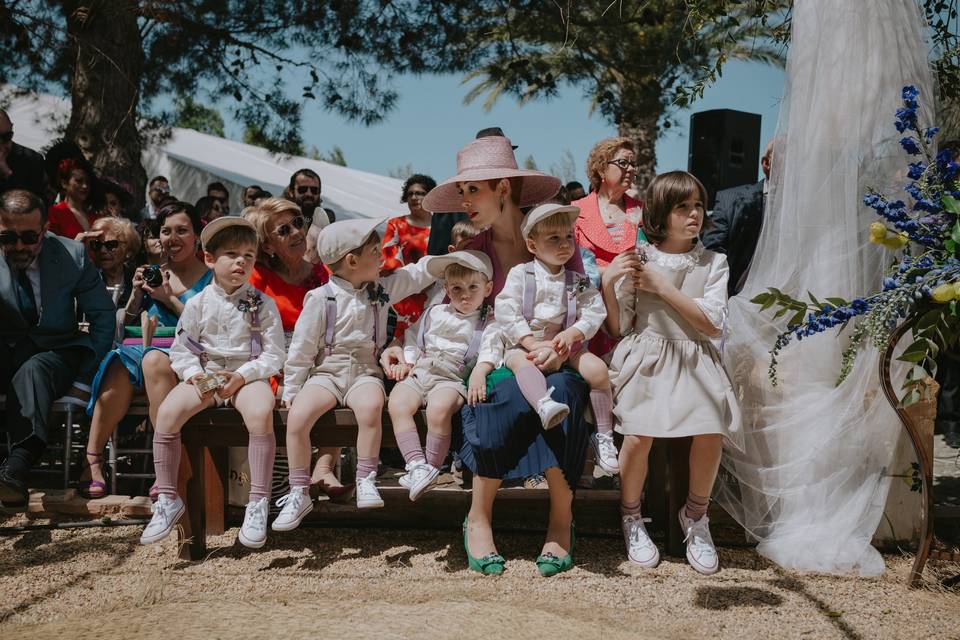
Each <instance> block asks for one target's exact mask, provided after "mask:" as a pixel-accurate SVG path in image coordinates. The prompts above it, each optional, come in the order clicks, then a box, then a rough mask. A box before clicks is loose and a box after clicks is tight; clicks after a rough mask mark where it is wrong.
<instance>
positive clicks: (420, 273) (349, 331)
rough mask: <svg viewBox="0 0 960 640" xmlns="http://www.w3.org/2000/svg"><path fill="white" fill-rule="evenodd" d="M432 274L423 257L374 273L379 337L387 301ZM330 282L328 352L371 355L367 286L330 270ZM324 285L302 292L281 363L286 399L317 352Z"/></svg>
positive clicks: (371, 315) (420, 287)
mask: <svg viewBox="0 0 960 640" xmlns="http://www.w3.org/2000/svg"><path fill="white" fill-rule="evenodd" d="M432 282H433V276H431V275H430V274H429V273H427V260H425V259H421V260H419V261H418V262H417V263H416V264H408V265H406V266H403V267H401V268H399V269H397V270H396V271H394V272H393V273H391V274H390V275H389V276H384V277H382V278H380V282H379V287H381V288H382V289H383V293H384V294H385V296H386V297H387V298H388V300H386V301H385V300H383V299H380V300H379V301H378V304H379V305H380V312H379V316H380V317H379V321H380V331H379V334H380V337H381V339H385V338H386V335H387V306H390V305H392V304H393V303H394V302H399V301H400V300H403V299H404V298H406V297H407V296H411V295H413V294H415V293H419V292H421V291H423V290H424V289H426V288H427V287H428V286H430V283H432ZM329 284H330V287H331V288H332V289H333V291H334V297H335V298H336V301H337V321H336V323H335V324H334V328H333V335H334V343H333V345H332V348H333V353H340V354H353V353H354V352H356V351H364V352H366V353H369V354H370V355H371V357H373V356H374V355H375V354H376V352H377V349H379V347H380V346H381V345H377V344H374V335H375V332H374V316H375V314H374V311H373V301H372V300H371V299H370V293H369V291H368V289H367V288H365V287H364V288H362V289H355V288H354V287H353V285H352V284H350V283H349V282H347V281H346V280H344V279H343V278H340V277H337V276H330V283H329ZM323 291H324V287H319V288H317V289H313V290H311V291H308V292H307V295H306V296H305V297H304V299H303V312H301V313H300V317H299V318H297V324H296V325H295V326H294V328H293V340H292V341H291V342H290V350H289V353H288V354H287V361H286V363H285V364H284V367H283V399H284V400H286V401H292V400H293V398H294V396H296V395H297V393H298V392H299V391H300V388H301V387H302V386H303V384H304V383H305V382H306V381H307V378H308V377H309V375H310V370H311V369H312V368H313V367H315V366H316V365H317V364H318V363H319V362H320V361H321V360H322V359H323V358H322V357H318V356H320V355H321V354H322V353H323V347H324V336H325V334H326V327H327V322H326V297H325V296H324V294H323V293H322V292H323Z"/></svg>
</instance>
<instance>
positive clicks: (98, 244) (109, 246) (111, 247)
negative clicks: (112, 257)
mask: <svg viewBox="0 0 960 640" xmlns="http://www.w3.org/2000/svg"><path fill="white" fill-rule="evenodd" d="M119 246H120V241H119V240H107V241H106V242H104V241H103V240H91V241H90V248H91V249H93V250H94V251H100V249H106V250H107V251H109V252H110V253H113V252H114V251H116V250H117V248H118V247H119Z"/></svg>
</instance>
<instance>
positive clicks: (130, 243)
mask: <svg viewBox="0 0 960 640" xmlns="http://www.w3.org/2000/svg"><path fill="white" fill-rule="evenodd" d="M90 231H91V232H93V233H96V234H97V235H95V236H92V237H89V238H87V241H86V243H87V248H88V249H89V251H90V255H92V256H93V262H94V264H95V265H97V268H98V269H100V277H101V278H103V282H104V284H106V285H107V290H108V291H110V292H111V293H112V294H113V302H114V304H116V305H117V306H125V305H126V304H127V300H128V299H129V298H130V292H131V291H132V290H133V272H134V270H135V268H136V265H135V264H134V260H136V258H137V256H138V255H139V253H140V236H139V235H138V234H137V230H136V228H134V226H133V223H132V222H130V221H129V220H125V219H123V218H99V219H98V220H95V221H94V223H93V224H92V225H90Z"/></svg>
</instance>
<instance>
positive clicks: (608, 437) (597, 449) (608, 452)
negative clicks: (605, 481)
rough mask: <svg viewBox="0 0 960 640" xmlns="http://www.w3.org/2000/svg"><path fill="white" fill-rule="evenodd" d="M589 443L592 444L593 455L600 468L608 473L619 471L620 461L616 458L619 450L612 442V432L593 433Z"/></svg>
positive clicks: (613, 473) (614, 473)
mask: <svg viewBox="0 0 960 640" xmlns="http://www.w3.org/2000/svg"><path fill="white" fill-rule="evenodd" d="M590 444H592V445H593V457H594V458H596V461H597V464H598V465H600V468H601V469H603V470H604V471H606V472H607V473H609V474H610V475H617V474H618V473H620V461H619V460H618V459H617V457H618V456H619V454H620V452H618V451H617V445H615V444H614V443H613V434H612V433H600V432H597V433H594V434H593V435H591V436H590Z"/></svg>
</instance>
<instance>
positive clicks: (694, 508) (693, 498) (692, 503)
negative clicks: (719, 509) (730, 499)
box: [683, 493, 710, 521]
mask: <svg viewBox="0 0 960 640" xmlns="http://www.w3.org/2000/svg"><path fill="white" fill-rule="evenodd" d="M709 506H710V498H709V497H704V496H698V495H696V494H693V493H688V494H687V503H686V504H685V505H684V506H683V514H684V515H685V516H687V517H688V518H690V519H691V520H694V521H696V520H699V519H700V518H702V517H703V516H705V515H707V507H709Z"/></svg>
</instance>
